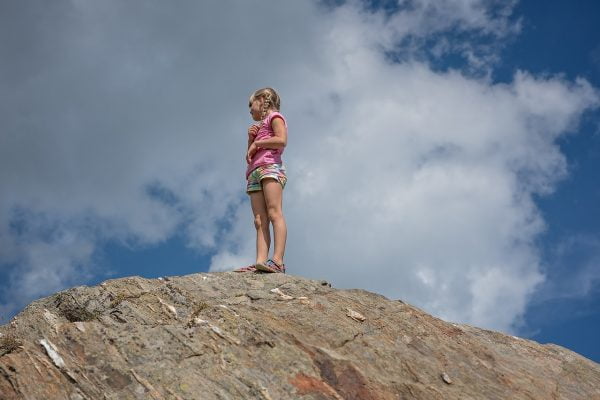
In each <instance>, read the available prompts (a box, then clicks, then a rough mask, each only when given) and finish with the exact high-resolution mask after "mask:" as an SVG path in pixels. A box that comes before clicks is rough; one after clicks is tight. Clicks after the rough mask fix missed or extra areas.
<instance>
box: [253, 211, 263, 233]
mask: <svg viewBox="0 0 600 400" xmlns="http://www.w3.org/2000/svg"><path fill="white" fill-rule="evenodd" d="M262 225H263V218H262V217H261V216H260V214H257V215H255V216H254V227H255V228H256V229H260V228H261V227H262Z"/></svg>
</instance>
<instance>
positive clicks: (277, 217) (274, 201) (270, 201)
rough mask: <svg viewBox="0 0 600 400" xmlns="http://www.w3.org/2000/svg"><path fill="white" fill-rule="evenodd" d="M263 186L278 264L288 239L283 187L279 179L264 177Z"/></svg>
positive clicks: (274, 254) (275, 259)
mask: <svg viewBox="0 0 600 400" xmlns="http://www.w3.org/2000/svg"><path fill="white" fill-rule="evenodd" d="M262 188H263V193H264V199H265V203H266V209H267V215H268V217H269V221H270V222H271V223H272V224H273V236H274V239H275V250H274V252H273V257H272V258H273V261H275V262H276V263H277V264H281V263H282V262H283V256H284V253H285V241H286V239H287V226H286V224H285V218H284V217H283V210H282V197H283V188H282V187H281V184H280V183H279V182H277V180H275V179H272V178H265V179H263V180H262Z"/></svg>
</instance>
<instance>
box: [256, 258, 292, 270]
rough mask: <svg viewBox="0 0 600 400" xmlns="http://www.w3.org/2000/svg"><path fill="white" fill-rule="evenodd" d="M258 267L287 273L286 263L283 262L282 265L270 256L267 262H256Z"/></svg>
mask: <svg viewBox="0 0 600 400" xmlns="http://www.w3.org/2000/svg"><path fill="white" fill-rule="evenodd" d="M256 269H257V270H258V271H263V272H278V273H282V274H285V264H283V263H281V265H279V264H277V263H276V262H275V261H273V260H272V259H270V258H269V259H268V260H267V261H265V262H262V263H258V264H256Z"/></svg>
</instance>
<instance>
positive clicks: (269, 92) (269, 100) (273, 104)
mask: <svg viewBox="0 0 600 400" xmlns="http://www.w3.org/2000/svg"><path fill="white" fill-rule="evenodd" d="M259 98H263V99H264V103H263V106H262V113H261V116H260V119H261V120H262V119H265V117H266V116H267V111H269V109H270V108H274V109H275V110H277V111H279V107H280V106H281V100H280V98H279V95H278V94H277V92H276V91H275V89H273V88H270V87H267V88H262V89H258V90H257V91H255V92H254V93H252V95H251V96H250V101H249V102H248V106H249V107H250V106H252V103H253V102H254V100H257V99H259Z"/></svg>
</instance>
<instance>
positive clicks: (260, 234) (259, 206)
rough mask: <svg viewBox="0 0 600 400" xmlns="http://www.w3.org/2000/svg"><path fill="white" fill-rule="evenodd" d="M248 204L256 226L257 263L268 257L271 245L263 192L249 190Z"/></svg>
mask: <svg viewBox="0 0 600 400" xmlns="http://www.w3.org/2000/svg"><path fill="white" fill-rule="evenodd" d="M250 204H251V205H252V214H253V215H254V227H255V228H256V263H257V264H258V263H260V262H265V260H266V259H267V258H269V248H270V247H271V232H270V230H269V216H268V213H267V205H266V203H265V197H264V195H263V192H262V191H258V192H250Z"/></svg>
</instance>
